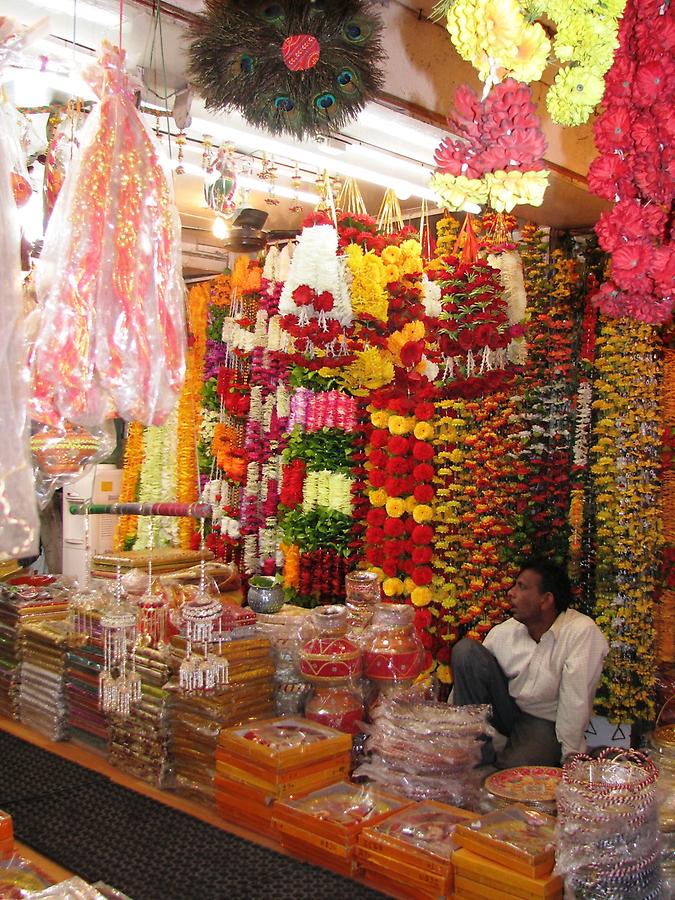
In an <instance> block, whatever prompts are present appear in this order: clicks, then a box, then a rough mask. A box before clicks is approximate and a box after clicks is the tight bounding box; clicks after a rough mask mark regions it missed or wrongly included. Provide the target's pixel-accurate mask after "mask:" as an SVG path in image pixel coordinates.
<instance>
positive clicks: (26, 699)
mask: <svg viewBox="0 0 675 900" xmlns="http://www.w3.org/2000/svg"><path fill="white" fill-rule="evenodd" d="M67 638H68V623H67V622H66V621H65V620H64V619H61V620H53V621H50V620H46V621H43V622H32V623H30V624H28V625H25V626H24V627H23V629H22V634H21V648H22V662H21V684H20V687H19V716H20V718H21V721H22V722H24V723H25V724H26V725H30V726H31V728H35V729H36V731H39V732H41V733H42V734H45V735H46V736H47V737H48V738H51V740H53V741H62V740H64V739H66V738H67V735H68V723H67V718H68V716H67V708H66V689H65V681H66V653H67V648H68V645H67Z"/></svg>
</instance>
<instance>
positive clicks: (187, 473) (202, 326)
mask: <svg viewBox="0 0 675 900" xmlns="http://www.w3.org/2000/svg"><path fill="white" fill-rule="evenodd" d="M210 293H211V292H210V288H209V285H208V283H201V284H197V285H195V286H194V287H193V288H192V289H191V290H190V292H189V293H188V298H187V310H188V327H189V334H188V346H187V351H186V356H185V382H184V384H183V388H182V390H181V394H180V397H179V400H178V446H177V455H178V473H177V481H178V483H177V492H176V499H177V500H178V502H179V503H194V502H195V501H196V500H197V499H198V497H199V495H200V493H201V492H200V484H199V463H198V459H197V435H198V433H199V429H200V411H201V395H202V387H203V384H204V357H205V353H206V324H207V316H208V301H209V297H210ZM178 528H179V534H180V546H181V547H182V548H183V549H184V550H188V549H189V548H190V547H191V546H192V542H193V538H194V536H195V533H196V523H195V520H194V519H187V518H183V519H180V520H179V525H178Z"/></svg>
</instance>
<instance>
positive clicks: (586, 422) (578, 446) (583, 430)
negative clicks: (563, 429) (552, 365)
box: [573, 381, 593, 468]
mask: <svg viewBox="0 0 675 900" xmlns="http://www.w3.org/2000/svg"><path fill="white" fill-rule="evenodd" d="M592 403H593V388H592V387H591V383H590V382H589V381H582V382H581V384H580V385H579V389H578V391H577V414H576V420H577V423H576V439H575V441H574V451H573V452H574V465H575V466H580V467H582V468H585V467H586V465H587V464H588V450H589V446H590V437H591V416H592Z"/></svg>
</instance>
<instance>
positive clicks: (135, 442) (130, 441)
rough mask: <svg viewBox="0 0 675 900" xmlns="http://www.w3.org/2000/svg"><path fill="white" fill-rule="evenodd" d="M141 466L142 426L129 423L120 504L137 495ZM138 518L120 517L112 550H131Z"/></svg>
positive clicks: (131, 499)
mask: <svg viewBox="0 0 675 900" xmlns="http://www.w3.org/2000/svg"><path fill="white" fill-rule="evenodd" d="M142 464H143V426H142V425H141V423H140V422H130V423H129V427H128V429H127V437H126V443H125V445H124V460H123V463H122V484H121V486H120V495H119V502H120V503H133V502H135V500H136V499H137V495H138V482H139V479H140V476H141V466H142ZM137 529H138V516H120V517H119V519H118V520H117V525H116V527H115V537H114V541H113V549H114V550H131V549H132V547H133V545H134V543H135V541H136V531H137Z"/></svg>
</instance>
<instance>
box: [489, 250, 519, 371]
mask: <svg viewBox="0 0 675 900" xmlns="http://www.w3.org/2000/svg"><path fill="white" fill-rule="evenodd" d="M487 259H488V262H489V263H490V265H491V266H492V267H493V269H499V274H500V277H501V282H502V287H503V288H504V297H505V298H506V302H507V304H508V316H509V325H519V324H520V323H521V322H523V321H524V319H525V315H526V312H527V292H526V290H525V279H524V276H523V261H522V259H521V257H520V253H518V251H517V250H505V251H504V252H503V253H500V254H498V255H497V254H494V253H491V254H490V255H489V256H488V258H487ZM508 358H509V360H510V361H511V362H512V363H514V364H515V365H517V366H524V365H525V363H526V362H527V342H526V341H525V338H524V337H520V338H514V339H513V340H512V341H511V343H510V344H509V347H508Z"/></svg>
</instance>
